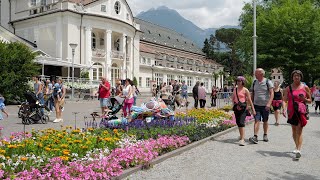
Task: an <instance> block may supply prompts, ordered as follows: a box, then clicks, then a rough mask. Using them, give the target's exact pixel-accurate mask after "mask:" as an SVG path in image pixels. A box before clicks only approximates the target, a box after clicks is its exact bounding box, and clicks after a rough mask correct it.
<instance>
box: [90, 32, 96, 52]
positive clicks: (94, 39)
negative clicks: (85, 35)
mask: <svg viewBox="0 0 320 180" xmlns="http://www.w3.org/2000/svg"><path fill="white" fill-rule="evenodd" d="M96 47H97V42H96V35H95V34H94V33H92V34H91V48H92V49H96Z"/></svg>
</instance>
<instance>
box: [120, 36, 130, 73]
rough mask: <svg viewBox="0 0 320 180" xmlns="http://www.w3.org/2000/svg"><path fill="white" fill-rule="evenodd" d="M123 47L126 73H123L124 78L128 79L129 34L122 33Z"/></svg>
mask: <svg viewBox="0 0 320 180" xmlns="http://www.w3.org/2000/svg"><path fill="white" fill-rule="evenodd" d="M120 47H121V49H122V53H123V65H122V66H123V69H124V71H123V72H124V73H123V74H122V79H126V78H127V74H128V69H127V35H126V34H122V43H121V46H120Z"/></svg>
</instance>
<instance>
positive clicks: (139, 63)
mask: <svg viewBox="0 0 320 180" xmlns="http://www.w3.org/2000/svg"><path fill="white" fill-rule="evenodd" d="M1 26H3V27H4V28H5V29H7V30H9V31H11V32H12V33H14V34H15V35H17V36H19V37H21V38H23V39H25V40H27V41H29V42H32V43H34V44H36V45H37V48H38V49H39V50H41V52H42V53H41V55H40V56H38V57H37V59H36V61H37V62H38V63H40V64H42V65H43V74H44V75H57V76H62V77H71V74H74V75H75V77H80V74H81V72H89V78H90V82H98V81H99V78H100V77H107V78H108V79H109V80H110V82H111V83H112V85H114V84H115V81H116V79H125V78H130V79H133V78H134V77H135V78H136V79H137V80H138V84H139V87H140V90H141V91H142V92H144V91H150V83H151V82H154V81H156V82H157V83H158V84H159V83H162V82H169V81H170V80H178V81H185V82H187V84H188V85H189V87H191V86H193V85H194V84H195V82H196V81H202V82H204V83H205V86H206V87H207V89H208V91H210V90H211V86H212V72H214V71H220V70H223V68H222V66H221V65H219V64H217V63H215V62H214V61H213V60H208V59H206V58H205V55H204V54H203V53H202V52H201V50H200V49H199V48H197V47H196V46H195V45H194V44H193V43H192V42H191V41H190V40H188V39H187V38H185V37H183V36H182V35H180V34H179V33H176V32H174V31H172V30H169V29H166V28H163V27H160V26H157V25H154V24H152V23H148V22H145V21H142V20H139V19H135V18H134V17H133V14H132V12H131V9H130V7H129V5H128V3H127V1H126V0H23V1H21V0H2V1H1ZM70 44H76V45H77V46H76V47H75V49H74V56H73V53H72V47H71V46H70ZM72 66H73V67H74V73H73V72H72ZM152 80H154V81H152ZM218 82H220V81H218Z"/></svg>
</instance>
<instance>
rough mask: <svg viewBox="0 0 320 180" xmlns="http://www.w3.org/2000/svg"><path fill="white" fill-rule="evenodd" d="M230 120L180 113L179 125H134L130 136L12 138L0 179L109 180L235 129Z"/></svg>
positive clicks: (64, 133)
mask: <svg viewBox="0 0 320 180" xmlns="http://www.w3.org/2000/svg"><path fill="white" fill-rule="evenodd" d="M228 118H229V119H231V116H230V115H228V114H226V113H224V112H222V111H217V110H203V109H199V110H190V111H188V112H187V113H185V114H182V113H179V114H178V115H177V116H176V117H175V121H170V120H169V119H163V120H160V119H159V120H155V121H154V122H152V123H149V124H148V125H146V124H144V125H143V124H142V125H141V124H138V123H137V124H131V125H130V128H129V129H128V131H124V130H122V129H114V130H112V129H93V128H88V129H86V130H85V131H81V130H80V129H75V130H73V129H72V128H71V127H64V128H62V129H61V130H55V129H47V130H42V131H34V130H33V131H32V132H31V133H13V134H12V135H11V136H10V137H9V138H3V139H2V140H1V141H0V169H1V170H0V178H2V179H6V178H7V179H10V178H11V179H13V178H17V179H91V178H96V179H110V178H111V177H115V176H119V175H120V174H121V173H122V171H123V169H126V168H130V167H134V166H137V165H145V164H148V162H150V161H151V160H152V159H154V158H156V157H157V156H159V155H161V154H164V153H166V152H169V151H172V150H174V149H177V148H179V147H182V146H184V145H186V144H188V143H190V142H193V141H198V140H200V139H203V138H206V137H208V136H210V135H212V134H215V133H217V132H220V131H223V130H225V129H227V128H229V127H231V126H233V125H232V124H231V125H230V124H228V123H223V122H224V121H226V119H228ZM141 122H142V121H141Z"/></svg>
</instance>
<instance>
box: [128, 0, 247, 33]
mask: <svg viewBox="0 0 320 180" xmlns="http://www.w3.org/2000/svg"><path fill="white" fill-rule="evenodd" d="M127 2H128V4H129V6H130V7H131V10H132V11H133V14H134V16H136V15H137V14H139V13H140V12H141V11H147V10H148V9H151V8H157V7H159V6H167V7H168V8H170V9H175V10H176V11H178V12H179V13H180V14H181V15H182V16H183V17H185V18H186V19H188V20H190V21H191V22H193V23H194V24H196V25H197V26H199V27H201V28H203V29H205V28H211V27H220V26H223V25H238V19H239V16H240V14H241V11H242V7H243V5H244V3H245V2H251V0H182V1H181V0H127Z"/></svg>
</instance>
